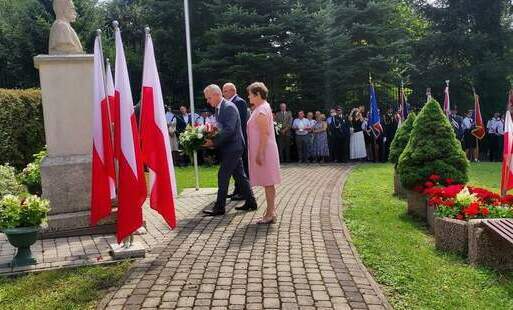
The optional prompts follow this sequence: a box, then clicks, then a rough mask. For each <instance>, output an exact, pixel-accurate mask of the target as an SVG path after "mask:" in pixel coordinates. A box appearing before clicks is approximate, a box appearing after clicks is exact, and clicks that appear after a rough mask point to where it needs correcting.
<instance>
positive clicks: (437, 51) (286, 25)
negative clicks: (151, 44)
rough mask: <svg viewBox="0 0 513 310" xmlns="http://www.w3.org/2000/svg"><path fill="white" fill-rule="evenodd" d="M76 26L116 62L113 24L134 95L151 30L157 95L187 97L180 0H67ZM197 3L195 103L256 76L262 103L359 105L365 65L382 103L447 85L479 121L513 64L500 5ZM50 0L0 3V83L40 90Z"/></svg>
mask: <svg viewBox="0 0 513 310" xmlns="http://www.w3.org/2000/svg"><path fill="white" fill-rule="evenodd" d="M74 3H75V6H76V7H77V11H78V15H79V18H78V20H77V22H76V23H75V24H74V25H73V26H74V28H75V29H76V31H77V33H78V35H79V36H80V38H81V40H82V43H83V45H84V47H85V49H86V50H87V51H89V52H91V48H92V41H93V40H92V39H93V37H94V30H95V29H96V28H102V29H103V30H104V47H105V49H106V53H105V54H106V55H107V56H109V57H111V58H112V57H113V42H112V30H111V26H110V25H111V22H112V20H114V19H117V20H119V22H120V26H121V29H122V31H123V39H124V42H125V45H126V54H127V59H128V63H129V70H130V74H131V82H132V87H133V90H134V95H135V97H136V99H137V97H138V93H139V92H138V91H137V89H139V88H140V84H141V76H142V54H143V43H144V40H143V39H144V30H143V28H144V26H146V25H148V26H150V27H151V28H152V34H153V39H154V41H155V48H156V56H157V62H158V67H159V69H160V77H161V80H162V87H163V92H164V97H165V100H166V103H167V104H168V105H173V106H175V107H176V106H177V105H179V104H183V103H186V102H188V81H187V67H186V66H187V61H186V52H185V26H184V14H183V1H166V0H110V1H99V0H74ZM433 3H434V2H433V1H427V0H418V1H417V0H415V1H414V0H349V1H339V0H308V1H307V0H270V1H260V0H243V1H242V0H214V1H212V0H197V1H190V17H191V34H192V48H193V51H192V52H193V64H194V77H195V99H196V101H197V104H198V106H199V107H203V102H204V100H203V98H202V92H201V91H202V89H203V88H204V86H205V85H207V84H209V83H212V82H216V83H223V82H225V81H228V80H230V81H234V82H235V83H237V85H238V86H239V88H240V89H242V90H241V91H240V92H241V94H243V95H244V91H243V89H244V88H245V86H246V85H248V83H249V82H252V81H254V80H262V81H264V82H265V83H266V84H267V85H268V86H269V88H270V90H271V92H270V94H271V98H270V99H271V100H270V101H271V103H272V104H275V105H277V104H278V102H279V101H281V100H284V101H286V102H288V103H289V104H290V106H291V107H292V108H293V109H298V108H306V109H311V110H313V109H320V108H327V107H329V106H333V105H334V104H341V105H344V106H346V107H347V106H354V105H355V104H359V103H366V102H367V100H368V99H367V98H368V94H367V87H366V86H367V81H368V73H369V72H372V74H373V76H374V80H375V82H376V83H375V84H376V90H377V92H378V97H379V98H381V102H380V104H382V105H395V104H396V102H397V86H398V85H399V83H400V81H401V80H404V81H405V82H406V85H407V87H408V94H409V95H410V102H411V103H413V104H414V106H417V107H420V106H422V105H423V103H424V98H425V91H426V88H427V87H431V88H433V95H434V96H435V97H436V98H438V99H441V97H442V96H443V94H442V90H443V86H444V80H446V79H449V80H451V85H452V89H451V95H452V102H453V103H455V104H456V105H458V106H459V108H460V110H464V109H466V108H469V107H471V106H472V104H473V100H472V92H471V91H470V89H471V88H470V85H471V83H472V84H473V85H474V86H475V87H476V89H477V91H478V93H479V94H480V96H481V99H482V102H483V104H482V109H483V112H484V116H485V118H486V117H489V116H490V114H491V113H492V112H494V111H496V110H499V109H500V110H502V107H503V103H504V102H505V101H506V93H507V87H508V78H509V77H510V75H511V72H512V68H513V63H512V61H511V60H510V59H512V57H511V56H512V55H511V53H512V51H513V48H512V47H513V40H512V39H513V37H512V28H511V27H510V25H511V20H512V16H513V14H512V11H511V4H510V1H508V0H438V1H436V3H435V4H433ZM53 18H54V17H53V12H52V9H51V0H17V1H8V0H0V87H6V88H14V87H37V86H38V84H39V83H38V77H37V70H35V69H34V68H33V63H32V56H34V55H37V54H42V53H46V52H47V40H48V33H49V28H50V26H51V23H52V21H53Z"/></svg>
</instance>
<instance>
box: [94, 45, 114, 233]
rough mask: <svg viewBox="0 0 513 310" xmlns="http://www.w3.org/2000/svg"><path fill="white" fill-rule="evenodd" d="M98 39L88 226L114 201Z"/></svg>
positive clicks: (102, 71) (107, 119) (103, 83)
mask: <svg viewBox="0 0 513 310" xmlns="http://www.w3.org/2000/svg"><path fill="white" fill-rule="evenodd" d="M100 40H101V37H100V35H98V36H97V37H96V40H95V41H94V68H93V70H94V80H93V85H94V93H93V98H94V102H93V159H92V184H91V225H93V226H94V225H96V224H97V223H98V221H99V220H101V219H102V218H104V217H107V216H109V215H110V212H111V209H112V203H111V199H113V198H115V197H116V183H115V179H116V175H115V172H114V155H113V150H112V140H111V131H110V117H109V107H108V100H107V98H106V95H105V80H104V66H103V53H102V50H101V42H100Z"/></svg>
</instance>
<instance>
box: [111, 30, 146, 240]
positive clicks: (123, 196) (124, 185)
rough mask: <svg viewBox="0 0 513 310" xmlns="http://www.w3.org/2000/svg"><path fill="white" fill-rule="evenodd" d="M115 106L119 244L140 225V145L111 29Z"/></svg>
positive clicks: (120, 51)
mask: <svg viewBox="0 0 513 310" xmlns="http://www.w3.org/2000/svg"><path fill="white" fill-rule="evenodd" d="M115 37H116V65H115V84H114V85H115V86H114V88H115V105H116V106H119V126H117V127H116V128H115V132H116V133H115V135H114V137H115V139H114V144H115V150H116V157H117V159H118V163H119V177H118V179H119V185H118V197H119V198H118V200H119V206H118V223H117V234H116V236H117V240H118V242H121V241H122V240H123V239H124V238H126V237H128V236H129V235H130V234H132V233H133V232H134V231H136V230H137V229H138V228H139V227H141V226H142V223H143V220H142V205H143V203H144V201H145V199H146V182H145V176H144V169H143V162H142V154H141V146H140V139H139V132H138V130H137V122H136V118H135V113H134V103H133V99H132V90H131V88H130V80H129V78H128V68H127V65H126V59H125V51H124V49H123V42H122V40H121V33H120V31H119V28H118V27H115Z"/></svg>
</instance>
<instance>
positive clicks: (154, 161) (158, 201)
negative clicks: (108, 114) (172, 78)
mask: <svg viewBox="0 0 513 310" xmlns="http://www.w3.org/2000/svg"><path fill="white" fill-rule="evenodd" d="M146 32H147V33H146V44H145V49H144V66H143V68H144V69H143V87H142V99H141V141H142V154H143V160H144V163H145V164H146V165H147V166H148V167H149V171H150V190H151V195H150V206H151V208H152V209H154V210H156V211H157V212H158V213H160V215H162V217H163V218H164V220H165V221H166V223H167V224H168V225H169V226H170V227H171V228H175V227H176V215H175V197H176V180H175V169H174V166H173V158H172V155H171V146H170V143H169V132H168V128H167V121H166V114H165V111H164V100H163V99H162V89H161V87H160V80H159V74H158V71H157V64H156V62H155V53H154V50H153V42H152V39H151V35H150V34H149V29H147V31H146Z"/></svg>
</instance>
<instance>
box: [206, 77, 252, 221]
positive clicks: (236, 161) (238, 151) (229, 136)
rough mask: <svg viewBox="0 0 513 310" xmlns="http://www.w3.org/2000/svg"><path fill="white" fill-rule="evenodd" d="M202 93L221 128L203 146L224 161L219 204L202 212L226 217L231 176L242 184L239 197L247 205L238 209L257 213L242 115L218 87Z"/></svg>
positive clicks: (221, 172)
mask: <svg viewBox="0 0 513 310" xmlns="http://www.w3.org/2000/svg"><path fill="white" fill-rule="evenodd" d="M203 92H204V94H205V98H206V99H207V102H208V104H209V105H210V106H211V107H213V108H215V111H216V112H215V113H216V120H217V127H218V128H219V134H217V136H216V137H215V138H214V140H207V141H206V142H205V144H204V145H203V146H204V147H207V148H212V147H214V148H216V149H217V150H218V152H219V155H220V157H221V158H220V160H221V165H220V167H219V172H218V174H217V181H218V187H219V188H218V191H217V200H216V203H215V205H214V207H213V209H212V210H205V211H203V212H204V213H206V214H207V215H210V216H218V215H223V214H224V213H225V206H226V196H227V194H228V185H229V184H230V177H231V176H233V177H234V179H235V181H236V182H237V184H239V190H240V194H241V195H242V197H243V198H244V200H245V201H246V203H245V204H244V206H242V207H238V208H236V209H237V210H244V211H253V210H256V209H257V203H256V200H255V197H254V195H253V191H252V190H251V187H250V185H249V182H248V178H247V176H246V173H245V172H244V168H243V163H242V154H243V153H244V149H245V148H246V143H245V140H244V136H243V134H242V128H241V120H240V116H239V111H238V110H237V107H236V106H235V104H233V103H232V102H230V101H227V100H225V99H224V98H223V96H222V92H221V89H220V88H219V86H217V85H215V84H212V85H209V86H207V88H205V90H204V91H203Z"/></svg>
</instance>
